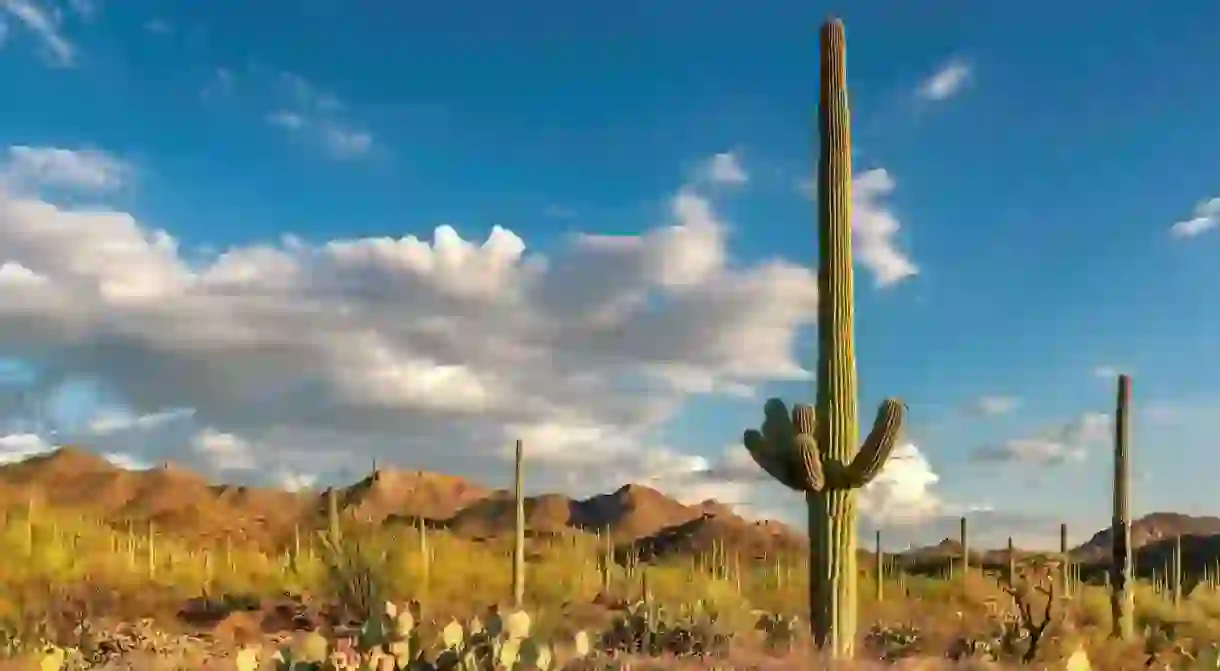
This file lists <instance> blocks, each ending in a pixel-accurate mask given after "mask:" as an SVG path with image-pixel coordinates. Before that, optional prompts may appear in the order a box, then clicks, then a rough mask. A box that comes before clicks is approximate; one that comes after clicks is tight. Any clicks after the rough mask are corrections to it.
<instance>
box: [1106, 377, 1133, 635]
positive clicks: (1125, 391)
mask: <svg viewBox="0 0 1220 671" xmlns="http://www.w3.org/2000/svg"><path fill="white" fill-rule="evenodd" d="M1130 402H1131V378H1130V376H1127V375H1119V376H1118V401H1117V407H1116V408H1115V411H1114V520H1113V525H1112V527H1111V529H1110V543H1111V556H1110V613H1111V616H1112V621H1113V623H1114V625H1113V630H1112V631H1111V636H1113V637H1114V638H1121V639H1123V640H1126V641H1129V640H1131V639H1132V638H1133V637H1134V636H1135V591H1134V587H1135V585H1134V583H1133V582H1132V575H1131V572H1132V562H1131V512H1130V509H1129V507H1128V506H1129V502H1130V499H1129V497H1130V484H1131V479H1130V476H1131V471H1130V468H1129V466H1130V461H1129V460H1130V451H1129V449H1128V444H1127V443H1128V440H1129V439H1130V435H1131V434H1130V430H1131V416H1130V412H1129V408H1128V405H1129V404H1130Z"/></svg>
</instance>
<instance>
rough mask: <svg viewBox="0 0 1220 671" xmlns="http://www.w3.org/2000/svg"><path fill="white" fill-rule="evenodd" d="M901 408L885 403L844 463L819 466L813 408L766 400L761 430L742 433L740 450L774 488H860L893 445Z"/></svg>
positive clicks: (893, 402) (892, 402) (899, 427)
mask: <svg viewBox="0 0 1220 671" xmlns="http://www.w3.org/2000/svg"><path fill="white" fill-rule="evenodd" d="M905 412H906V406H905V405H903V403H902V402H901V401H898V400H896V399H892V398H891V399H886V400H885V401H884V402H883V403H882V404H881V407H880V409H878V410H877V419H876V421H875V422H873V430H872V431H870V432H869V434H868V438H867V439H866V440H865V441H864V444H863V445H862V446H861V447H860V450H859V452H857V453H856V455H855V456H854V457H853V458H852V460H851V462H850V463H849V464H831V463H825V462H824V460H823V458H822V453H821V450H819V449H818V444H817V440H816V439H815V438H814V436H813V432H814V422H813V410H812V408H810V407H809V406H807V405H804V404H799V403H798V404H797V405H796V406H794V407H793V409H792V419H789V418H788V408H787V406H785V405H784V402H783V401H781V400H779V399H778V398H773V399H770V400H769V401H767V404H766V406H764V414H765V419H764V420H763V425H762V431H761V432H760V431H757V430H755V429H750V430H749V431H746V432H745V436H744V440H743V442H744V443H745V446H746V449H747V450H748V451H749V452H750V456H751V457H753V458H754V461H755V462H756V463H757V464H758V465H759V466H760V467H762V469H763V470H764V471H766V472H767V474H768V475H770V476H771V477H773V478H775V479H776V481H778V482H779V483H780V484H782V485H784V486H785V487H788V488H789V489H794V490H796V491H799V492H820V491H823V490H825V489H850V488H855V487H863V486H864V485H866V484H868V483H869V482H871V481H872V480H873V478H875V477H877V474H878V473H880V472H881V469H882V467H883V466H885V462H886V460H888V459H889V456H890V453H891V452H893V451H894V446H895V445H897V443H898V437H899V435H900V434H901V432H902V420H903V416H904V415H905Z"/></svg>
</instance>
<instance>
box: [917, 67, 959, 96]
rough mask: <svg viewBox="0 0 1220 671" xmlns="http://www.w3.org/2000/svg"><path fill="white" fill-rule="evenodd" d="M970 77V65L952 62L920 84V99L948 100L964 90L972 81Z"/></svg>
mask: <svg viewBox="0 0 1220 671" xmlns="http://www.w3.org/2000/svg"><path fill="white" fill-rule="evenodd" d="M970 76H971V70H970V65H969V64H968V63H966V62H965V61H962V60H958V59H953V60H950V61H949V62H947V63H945V64H944V65H942V66H941V67H940V69H939V70H937V71H936V72H935V73H933V74H932V76H931V77H928V78H927V79H926V80H924V82H923V83H922V84H920V86H919V91H918V93H919V97H921V98H923V99H924V100H931V101H940V100H947V99H949V98H951V97H953V95H954V94H956V93H958V92H959V91H961V90H962V88H963V87H964V86H965V85H966V84H967V83H968V82H969V81H970Z"/></svg>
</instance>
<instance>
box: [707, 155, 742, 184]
mask: <svg viewBox="0 0 1220 671" xmlns="http://www.w3.org/2000/svg"><path fill="white" fill-rule="evenodd" d="M701 173H702V177H703V178H704V179H706V180H708V181H709V182H712V183H713V184H745V183H746V182H748V181H749V180H750V176H749V175H748V174H746V171H745V168H744V167H743V166H742V164H741V157H739V156H738V155H737V154H736V153H735V152H731V151H726V152H722V153H720V154H716V155H715V156H713V157H711V158H710V159H708V160H707V161H706V162H704V164H703V168H702V170H701Z"/></svg>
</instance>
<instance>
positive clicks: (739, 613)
mask: <svg viewBox="0 0 1220 671" xmlns="http://www.w3.org/2000/svg"><path fill="white" fill-rule="evenodd" d="M341 532H342V541H341V542H340V543H338V544H334V545H335V546H334V547H332V546H331V545H328V544H327V542H326V534H325V533H324V532H314V531H302V532H301V533H300V535H299V536H298V537H297V538H295V539H294V541H293V542H292V543H290V544H289V545H288V546H287V547H282V548H257V547H243V546H242V544H240V543H230V544H224V545H223V546H222V547H198V546H192V544H191V543H190V539H187V538H177V537H175V536H174V534H173V533H172V530H158V529H156V528H155V527H152V528H151V529H150V528H148V527H145V528H141V529H135V528H132V529H114V528H111V527H109V526H106V525H103V524H100V523H97V522H91V521H90V520H89V519H88V518H87V517H85V516H84V515H82V514H80V513H77V512H71V511H55V510H41V511H38V512H37V514H34V515H33V516H30V515H29V514H28V513H27V511H26V510H23V509H17V510H11V509H10V510H8V511H6V513H5V517H4V523H3V527H2V528H0V557H3V558H4V560H3V561H0V646H2V649H3V656H4V657H5V658H8V659H10V660H13V661H12V662H11V663H13V664H16V665H17V666H14V667H12V668H35V667H29V666H28V664H30V660H31V659H32V657H31V654H34V653H37V651H39V650H41V649H42V648H43V646H44V644H45V643H48V642H50V643H54V644H56V645H58V646H62V647H64V648H68V649H72V650H75V651H77V652H76V653H73V655H74V656H77V657H82V658H85V657H89V658H93V659H94V660H95V661H94V666H93V667H88V666H87V665H86V663H85V662H83V661H82V660H78V661H77V662H76V664H77V668H124V667H122V666H112V667H104V666H103V663H104V662H106V661H110V662H111V663H113V662H114V660H116V659H120V658H122V659H127V660H134V659H140V660H142V661H141V662H140V663H141V664H143V665H145V667H144V668H234V667H233V664H234V660H233V657H234V656H235V655H236V654H237V652H238V651H239V650H240V649H241V648H242V647H243V646H257V647H262V648H265V653H264V654H266V655H269V654H270V653H271V652H272V651H273V650H274V648H276V647H277V646H283V645H290V644H292V642H293V641H296V645H297V646H301V645H305V644H306V643H307V642H306V641H304V640H301V639H302V637H304V636H305V635H306V633H307V632H309V631H316V632H318V633H320V634H322V635H324V636H326V637H327V638H328V639H329V640H331V641H332V642H333V641H342V640H343V639H345V637H346V636H347V634H348V633H350V631H351V627H353V626H354V625H356V624H358V623H360V622H365V621H369V620H370V618H371V619H372V620H380V619H383V616H382V613H383V612H384V604H385V602H386V601H393V602H396V603H400V604H404V606H403V608H404V609H405V604H406V602H408V601H410V600H417V601H418V602H419V610H420V611H421V612H418V613H417V614H416V615H417V617H416V618H415V620H416V623H417V626H416V628H415V629H414V631H413V635H414V636H415V637H416V638H417V640H416V647H417V648H427V649H428V650H429V655H435V654H436V653H437V652H438V651H439V650H440V648H442V647H443V644H442V643H441V633H442V628H443V626H444V625H446V624H447V623H449V622H451V621H452V620H454V619H456V620H459V621H461V622H463V623H465V622H468V621H469V619H470V618H471V617H474V616H477V615H481V617H482V619H483V621H484V622H487V621H489V620H490V619H491V618H489V616H488V614H487V613H488V608H489V607H491V606H493V605H496V604H506V603H507V602H508V601H509V595H510V593H511V589H510V584H509V582H510V558H509V556H510V553H511V547H510V545H509V542H508V540H507V539H505V540H504V541H500V540H491V541H488V542H485V543H477V542H471V541H468V540H463V539H459V538H455V537H451V536H449V535H448V534H446V533H444V532H437V531H428V532H427V533H426V534H421V533H420V531H419V530H417V529H415V528H412V527H408V526H400V527H384V526H383V527H380V528H371V527H370V528H361V527H360V526H358V525H354V524H349V525H346V526H345V528H343V529H342V530H341ZM603 547H604V544H602V543H601V542H599V540H598V539H597V538H596V537H593V536H589V535H585V534H575V535H571V536H566V537H554V538H547V539H531V542H530V547H529V563H528V567H527V587H526V592H525V594H526V596H525V603H524V610H525V611H526V612H528V613H529V614H530V619H531V623H530V624H531V640H535V641H544V642H550V645H551V646H552V647H553V649H554V651H555V656H556V657H559V658H562V657H563V656H564V655H565V654H567V655H569V656H570V655H571V653H572V651H573V650H574V649H575V645H576V644H575V641H576V638H577V635H578V632H580V631H583V632H585V634H586V635H587V636H588V637H589V640H590V642H591V648H592V652H591V655H592V656H594V657H597V658H599V659H601V660H603V661H605V660H610V659H611V658H617V660H618V662H617V663H620V664H622V663H624V662H623V660H627V659H634V660H636V662H635V665H634V666H633V668H647V667H646V666H640V664H642V663H643V662H642V661H640V660H641V659H643V658H645V657H653V658H655V659H653V661H652V662H650V663H651V664H662V663H664V664H665V665H666V666H665V667H664V668H678V666H677V665H679V664H687V665H694V666H692V667H691V668H711V667H714V666H715V667H718V668H807V665H808V664H809V663H811V662H810V658H809V657H808V654H807V652H806V650H807V645H806V642H805V640H804V639H805V637H804V625H803V621H794V620H793V619H792V618H793V617H794V616H797V617H799V616H800V615H801V614H802V611H803V610H804V608H805V606H804V604H805V598H804V594H805V591H806V585H805V577H804V571H803V568H802V566H801V565H800V562H799V559H795V558H794V559H792V560H790V561H785V560H783V559H779V560H769V561H766V562H759V561H754V562H745V563H743V562H742V561H740V560H739V559H737V558H735V557H728V556H724V555H723V553H720V554H718V553H708V554H707V555H704V556H697V557H683V558H680V559H673V560H670V561H667V562H664V563H659V564H655V565H646V564H635V565H633V564H632V563H631V562H624V563H625V564H626V565H625V566H624V565H622V564H620V563H617V562H609V564H608V565H609V570H608V571H607V570H606V566H607V562H606V560H605V552H604V550H603ZM425 557H427V560H426V561H425ZM1055 575H1056V574H1055V572H1054V571H1053V570H1049V569H1040V568H1038V567H1037V566H1028V567H1025V568H1022V569H1021V577H1019V578H1018V579H1017V580H1016V583H1015V585H1014V584H1010V583H1008V582H1006V581H1005V579H1004V578H1003V577H1001V576H996V575H990V574H984V573H982V572H978V571H971V572H970V573H969V574H967V575H966V577H965V578H964V579H963V578H962V576H961V574H960V573H959V574H958V575H957V577H955V578H954V579H952V580H947V579H939V578H931V577H920V576H914V575H903V574H900V573H895V574H893V575H889V576H887V578H886V580H885V581H884V583H883V586H882V587H883V590H882V592H883V593H882V595H881V598H880V600H878V599H877V598H876V596H877V594H876V588H875V582H874V581H873V576H871V575H862V576H861V579H860V596H861V598H860V601H861V641H860V644H859V645H860V654H859V657H860V658H861V659H862V660H878V661H880V660H883V659H885V660H888V663H900V662H901V663H902V664H905V665H907V666H909V665H911V664H921V665H923V666H919V667H916V668H936V667H929V666H927V665H928V664H933V663H936V664H940V663H942V662H943V661H944V660H948V659H950V658H952V657H957V658H959V659H969V660H973V661H975V662H976V663H983V662H984V661H987V663H993V662H995V661H998V662H1003V663H1007V664H1017V663H1020V662H1022V661H1023V659H1024V658H1025V657H1026V656H1027V651H1028V649H1029V646H1030V639H1031V638H1032V637H1037V635H1038V634H1037V632H1038V630H1039V629H1040V628H1041V625H1042V622H1043V621H1044V620H1045V618H1046V614H1047V613H1048V612H1049V613H1050V621H1049V624H1047V625H1046V626H1045V628H1044V633H1043V634H1042V636H1041V638H1040V640H1039V641H1038V643H1037V645H1036V646H1035V650H1034V652H1033V653H1032V657H1031V661H1032V663H1034V664H1036V665H1041V666H1042V667H1043V668H1062V664H1063V660H1064V659H1065V658H1066V657H1067V656H1068V655H1070V654H1071V653H1072V652H1074V651H1075V650H1076V649H1078V648H1082V649H1084V650H1086V651H1087V653H1088V655H1089V657H1090V658H1091V660H1092V663H1093V668H1097V669H1116V670H1117V669H1127V668H1132V669H1134V668H1146V667H1145V664H1146V662H1147V660H1148V659H1149V657H1150V653H1153V652H1156V653H1159V654H1158V655H1157V658H1158V659H1159V660H1161V662H1168V661H1170V660H1178V659H1183V658H1185V656H1186V655H1196V654H1198V653H1199V652H1200V651H1201V650H1203V649H1204V648H1206V647H1207V646H1208V645H1210V644H1211V643H1212V642H1214V641H1220V593H1217V592H1215V591H1213V590H1212V589H1211V588H1210V587H1208V586H1207V585H1206V584H1205V585H1202V586H1200V587H1197V588H1196V589H1194V590H1193V592H1192V593H1190V594H1188V595H1186V596H1185V597H1184V598H1183V599H1182V601H1181V602H1180V603H1179V604H1178V605H1177V606H1174V605H1173V604H1172V603H1171V601H1170V600H1169V599H1167V598H1166V596H1165V595H1164V594H1163V593H1161V592H1160V591H1158V590H1154V589H1153V588H1152V587H1151V586H1150V585H1146V584H1141V585H1140V586H1139V587H1138V589H1137V593H1136V605H1137V618H1138V625H1139V629H1140V630H1141V631H1145V630H1146V631H1147V634H1148V635H1147V636H1146V640H1145V639H1141V640H1139V641H1136V642H1131V643H1126V644H1124V643H1117V642H1114V641H1112V640H1110V639H1109V638H1108V637H1107V634H1108V632H1109V629H1110V612H1109V603H1108V598H1107V592H1106V590H1105V588H1104V587H1103V586H1095V585H1084V584H1079V585H1074V586H1072V591H1073V594H1072V595H1071V596H1070V597H1064V596H1063V588H1062V586H1061V585H1057V586H1056V585H1054V582H1055V581H1054V580H1053V578H1054V576H1055ZM1048 586H1049V587H1051V589H1050V590H1046V591H1051V592H1053V593H1054V594H1055V598H1054V600H1053V601H1052V602H1051V603H1050V608H1049V611H1048V608H1047V603H1048V597H1047V594H1046V593H1045V592H1044V591H1043V590H1044V589H1045V588H1047V587H1048ZM1014 592H1015V593H1016V595H1015V597H1014V594H1013V593H1014ZM1020 606H1024V607H1026V608H1027V611H1026V613H1025V614H1026V615H1027V616H1028V621H1022V618H1021V613H1020V611H1021V608H1020ZM504 612H508V611H504ZM389 628H390V629H393V626H390V627H389ZM789 632H790V634H791V635H789ZM640 647H643V648H645V649H644V650H639V649H637V648H640ZM647 648H652V650H648V649H647ZM701 648H702V649H707V650H708V651H709V654H708V655H707V657H708V659H703V660H702V661H701V660H700V659H699V655H696V654H694V652H696V651H698V650H699V649H701ZM548 649H550V648H548ZM661 658H668V659H669V660H670V661H668V662H662V661H661ZM679 658H682V660H685V661H682V660H680V659H679ZM916 660H918V661H916ZM933 660H942V661H937V662H934V661H933ZM22 663H24V664H26V665H27V666H26V667H22V666H20V664H22ZM217 664H219V666H217ZM700 664H702V665H703V666H699V665H700ZM147 665H151V666H147ZM209 665H211V666H209ZM1048 665H1049V666H1048ZM597 668H606V667H605V666H604V665H603V666H599V667H597Z"/></svg>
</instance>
